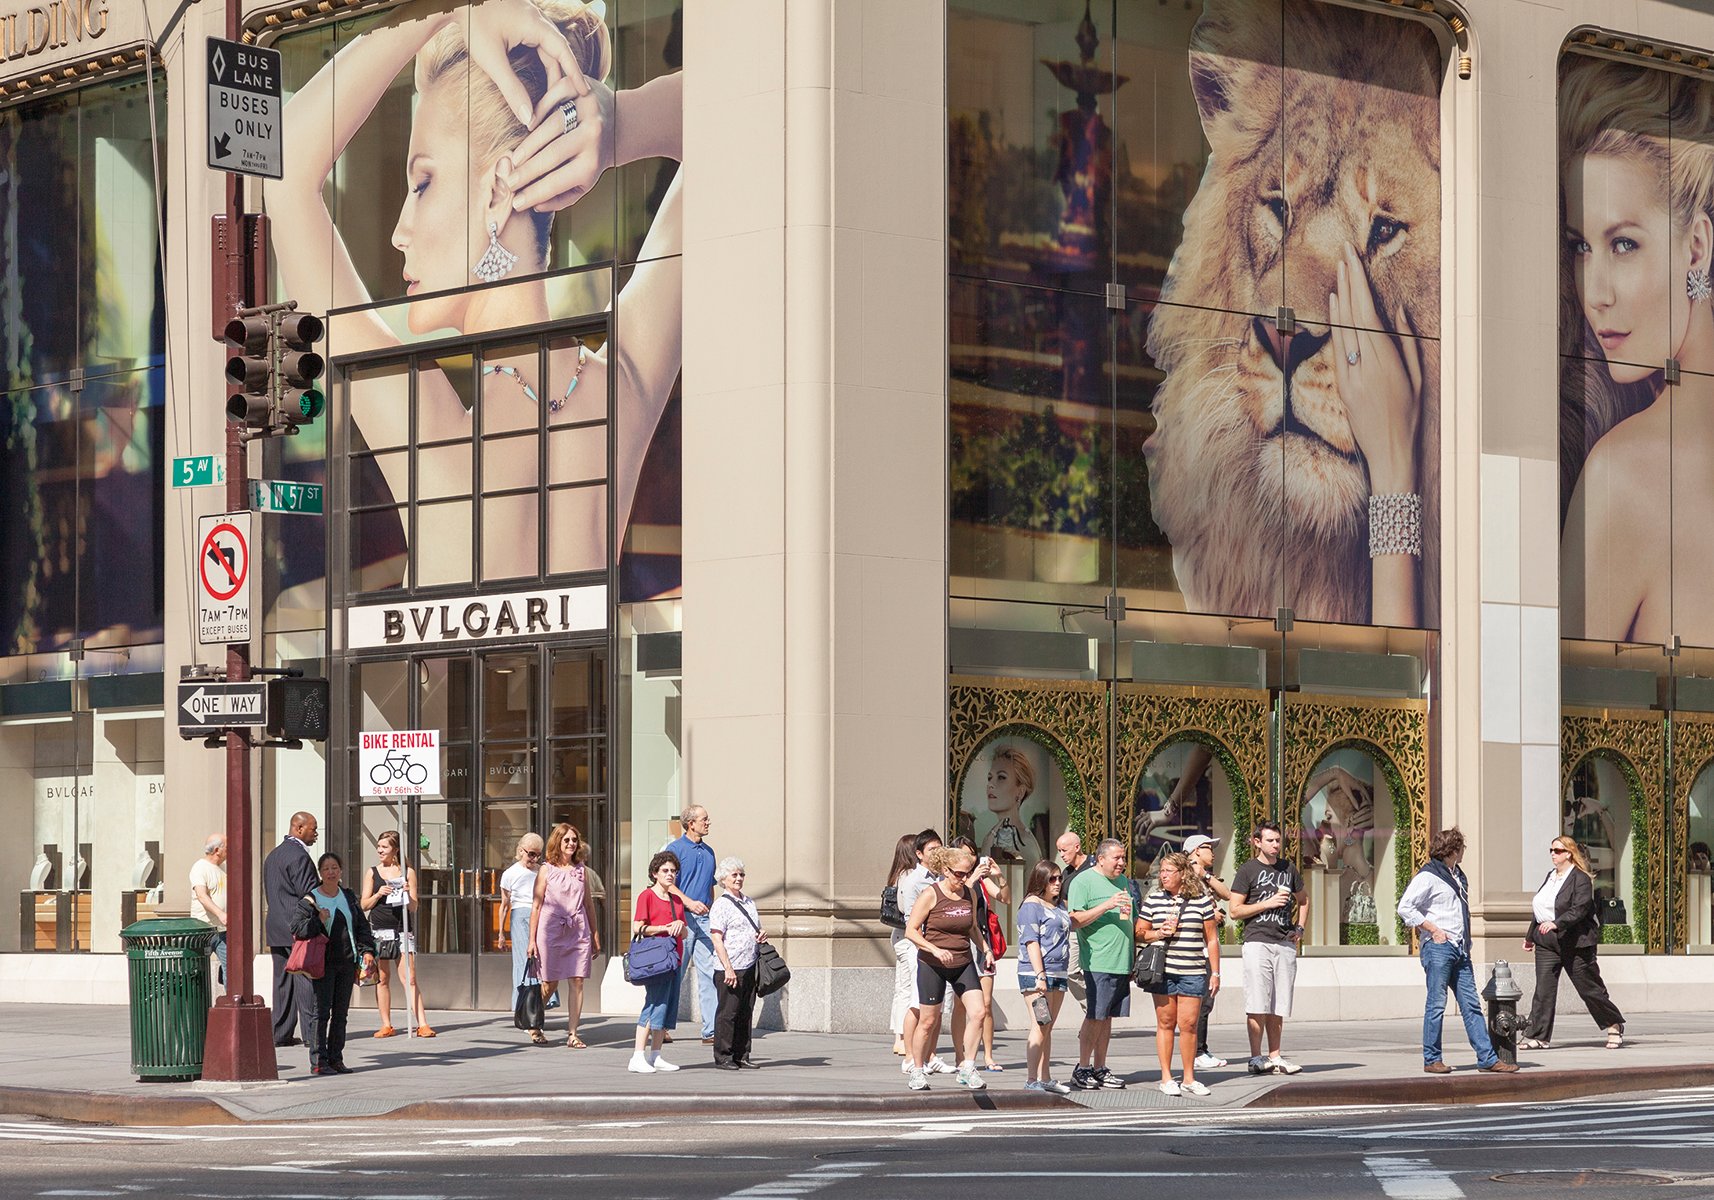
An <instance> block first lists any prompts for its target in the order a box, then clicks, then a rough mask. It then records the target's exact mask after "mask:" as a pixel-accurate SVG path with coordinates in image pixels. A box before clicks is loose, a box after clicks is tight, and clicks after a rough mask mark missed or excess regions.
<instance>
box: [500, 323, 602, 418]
mask: <svg viewBox="0 0 1714 1200" xmlns="http://www.w3.org/2000/svg"><path fill="white" fill-rule="evenodd" d="M588 361H589V347H588V346H585V345H584V344H583V342H582V340H581V339H580V340H579V341H578V343H577V370H576V371H574V372H573V373H572V376H571V382H570V383H568V384H566V385H565V395H563V396H558V397H551V398H550V399H549V400H548V411H549V412H551V413H556V412H558V411H559V410H560V409H562V408H564V407H565V404H566V401H568V400H570V399H571V394H572V393H573V392H575V391H576V390H577V384H578V381H579V380H581V379H582V378H583V364H584V363H586V362H588ZM482 373H483V374H484V375H504V376H506V377H507V378H509V379H511V380H512V382H514V383H516V384H517V385H518V386H519V387H521V388H523V389H524V396H525V397H526V398H527V399H528V400H529V402H530V403H531V404H540V403H541V402H542V398H541V396H540V395H539V394H538V393H537V392H536V389H535V388H533V387H531V386H530V385H529V384H527V383H525V382H524V377H523V375H521V374H520V373H519V371H518V368H516V367H483V368H482Z"/></svg>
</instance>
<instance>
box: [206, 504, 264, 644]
mask: <svg viewBox="0 0 1714 1200" xmlns="http://www.w3.org/2000/svg"><path fill="white" fill-rule="evenodd" d="M250 516H251V515H250V513H248V512H235V513H219V514H217V515H215V516H209V517H203V518H201V519H200V520H198V521H197V526H196V535H197V537H196V540H197V552H196V579H195V584H196V613H197V621H196V640H197V644H198V645H200V646H218V645H225V644H227V643H230V642H248V641H249V640H250Z"/></svg>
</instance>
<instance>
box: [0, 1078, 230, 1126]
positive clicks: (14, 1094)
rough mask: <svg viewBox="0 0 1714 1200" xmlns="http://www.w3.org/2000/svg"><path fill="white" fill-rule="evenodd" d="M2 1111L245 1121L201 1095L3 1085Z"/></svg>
mask: <svg viewBox="0 0 1714 1200" xmlns="http://www.w3.org/2000/svg"><path fill="white" fill-rule="evenodd" d="M0 1113H16V1114H18V1115H19V1116H26V1117H40V1118H42V1119H43V1120H47V1121H77V1122H79V1123H81V1124H85V1125H173V1126H179V1125H242V1124H244V1121H243V1119H242V1118H240V1117H237V1116H235V1115H233V1114H232V1113H230V1112H228V1111H227V1110H226V1109H225V1108H222V1107H221V1106H220V1105H219V1104H216V1103H215V1102H214V1101H213V1100H205V1099H203V1098H202V1097H200V1096H124V1095H119V1094H117V1093H114V1092H64V1091H57V1090H55V1089H53V1088H27V1087H0Z"/></svg>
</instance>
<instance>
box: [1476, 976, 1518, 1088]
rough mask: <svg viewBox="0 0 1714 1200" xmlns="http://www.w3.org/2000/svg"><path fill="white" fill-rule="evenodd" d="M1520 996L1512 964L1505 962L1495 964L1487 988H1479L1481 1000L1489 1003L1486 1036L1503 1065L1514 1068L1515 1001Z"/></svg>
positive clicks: (1516, 1040) (1516, 1055)
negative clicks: (1510, 1064) (1509, 1064)
mask: <svg viewBox="0 0 1714 1200" xmlns="http://www.w3.org/2000/svg"><path fill="white" fill-rule="evenodd" d="M1523 994H1524V993H1523V990H1522V989H1521V988H1519V987H1518V981H1517V980H1515V979H1513V978H1512V964H1511V963H1509V962H1506V961H1504V960H1501V961H1500V962H1497V963H1495V964H1494V973H1493V974H1492V975H1490V976H1488V986H1487V987H1485V988H1483V989H1482V999H1484V1000H1486V1001H1487V1002H1488V1037H1489V1039H1490V1040H1492V1041H1493V1043H1494V1053H1495V1054H1497V1055H1499V1056H1500V1061H1501V1062H1503V1063H1512V1064H1513V1065H1516V1063H1517V1061H1518V1001H1519V1000H1521V999H1523Z"/></svg>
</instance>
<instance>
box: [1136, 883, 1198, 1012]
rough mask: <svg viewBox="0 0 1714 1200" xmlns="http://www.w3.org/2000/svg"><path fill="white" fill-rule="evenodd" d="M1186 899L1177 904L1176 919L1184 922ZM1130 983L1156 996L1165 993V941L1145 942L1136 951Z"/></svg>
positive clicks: (1163, 939) (1188, 901) (1187, 901)
mask: <svg viewBox="0 0 1714 1200" xmlns="http://www.w3.org/2000/svg"><path fill="white" fill-rule="evenodd" d="M1189 903H1190V900H1189V899H1188V898H1186V899H1183V900H1180V901H1179V902H1178V919H1179V920H1181V921H1182V920H1184V908H1185V905H1187V904H1189ZM1131 982H1133V983H1135V984H1136V985H1137V986H1138V987H1139V988H1141V989H1142V990H1143V991H1145V992H1152V993H1154V994H1156V995H1159V994H1160V993H1162V992H1164V991H1166V939H1165V938H1162V939H1161V940H1160V941H1158V942H1145V943H1143V945H1142V946H1141V947H1139V948H1138V950H1137V961H1136V962H1135V963H1133V964H1132V966H1131Z"/></svg>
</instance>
